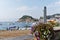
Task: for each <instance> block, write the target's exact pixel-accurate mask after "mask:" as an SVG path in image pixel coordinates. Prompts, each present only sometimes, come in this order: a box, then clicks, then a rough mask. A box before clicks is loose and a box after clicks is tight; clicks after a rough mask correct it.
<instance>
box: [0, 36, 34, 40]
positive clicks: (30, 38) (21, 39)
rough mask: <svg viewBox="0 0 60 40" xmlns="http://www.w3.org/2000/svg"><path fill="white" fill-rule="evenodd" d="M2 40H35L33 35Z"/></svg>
mask: <svg viewBox="0 0 60 40" xmlns="http://www.w3.org/2000/svg"><path fill="white" fill-rule="evenodd" d="M0 40H33V36H32V35H25V36H20V37H13V38H4V39H0Z"/></svg>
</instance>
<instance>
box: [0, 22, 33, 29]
mask: <svg viewBox="0 0 60 40" xmlns="http://www.w3.org/2000/svg"><path fill="white" fill-rule="evenodd" d="M26 25H28V26H29V27H31V25H32V22H0V30H6V29H7V28H9V27H13V26H16V27H19V28H25V26H26Z"/></svg>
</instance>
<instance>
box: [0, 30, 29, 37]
mask: <svg viewBox="0 0 60 40" xmlns="http://www.w3.org/2000/svg"><path fill="white" fill-rule="evenodd" d="M28 34H30V30H12V31H11V30H9V31H7V30H0V38H10V37H17V36H23V35H28Z"/></svg>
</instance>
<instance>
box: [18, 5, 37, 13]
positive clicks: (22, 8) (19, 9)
mask: <svg viewBox="0 0 60 40" xmlns="http://www.w3.org/2000/svg"><path fill="white" fill-rule="evenodd" d="M36 9H38V7H35V6H34V7H31V8H30V7H28V6H22V7H19V8H17V11H19V12H20V13H25V12H30V11H34V10H36Z"/></svg>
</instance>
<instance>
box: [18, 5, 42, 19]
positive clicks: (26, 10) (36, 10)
mask: <svg viewBox="0 0 60 40" xmlns="http://www.w3.org/2000/svg"><path fill="white" fill-rule="evenodd" d="M17 11H18V12H19V13H20V15H21V16H23V15H30V16H33V17H34V18H39V17H40V16H41V15H40V14H42V13H41V11H42V9H40V7H38V6H33V7H29V6H21V7H18V8H17ZM37 15H38V16H37Z"/></svg>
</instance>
